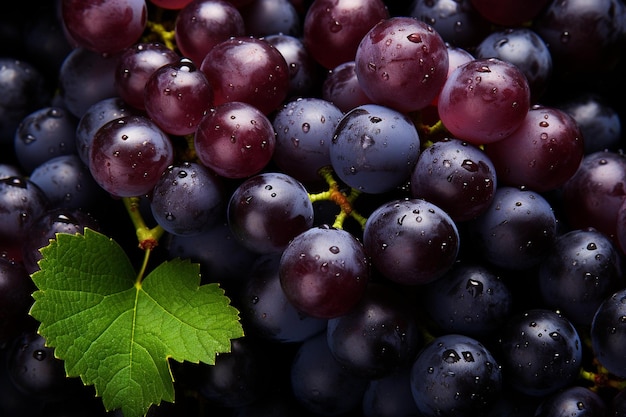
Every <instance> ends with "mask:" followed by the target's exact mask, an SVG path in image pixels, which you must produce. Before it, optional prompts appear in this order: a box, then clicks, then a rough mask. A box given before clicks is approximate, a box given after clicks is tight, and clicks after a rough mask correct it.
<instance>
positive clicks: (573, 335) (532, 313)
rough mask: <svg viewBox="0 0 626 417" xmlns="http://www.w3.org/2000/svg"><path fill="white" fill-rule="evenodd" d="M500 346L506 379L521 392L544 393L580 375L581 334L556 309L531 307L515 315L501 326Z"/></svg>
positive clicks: (539, 394) (552, 390)
mask: <svg viewBox="0 0 626 417" xmlns="http://www.w3.org/2000/svg"><path fill="white" fill-rule="evenodd" d="M498 346H499V349H500V354H499V356H498V358H499V361H500V364H501V365H502V372H503V375H504V378H505V380H506V381H507V383H508V384H510V385H511V386H512V387H513V388H514V389H515V390H518V391H520V392H522V393H525V394H527V395H533V396H545V395H548V394H551V393H554V392H556V391H558V390H559V389H561V388H564V387H566V386H568V385H570V384H572V383H573V382H574V381H576V379H577V378H578V375H579V370H580V367H581V365H582V363H581V360H582V345H581V342H580V337H579V335H578V332H577V330H576V328H575V327H574V326H573V324H572V323H571V322H570V321H569V320H568V319H567V318H565V317H564V316H562V315H560V314H559V313H557V312H554V311H551V310H546V309H531V310H526V311H524V312H522V313H519V314H516V315H515V316H514V317H512V318H510V319H509V320H508V321H507V323H506V324H505V325H504V326H503V327H502V331H501V334H500V338H499V340H498Z"/></svg>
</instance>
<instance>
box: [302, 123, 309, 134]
mask: <svg viewBox="0 0 626 417" xmlns="http://www.w3.org/2000/svg"><path fill="white" fill-rule="evenodd" d="M309 130H311V125H310V124H308V123H302V131H303V132H304V133H309Z"/></svg>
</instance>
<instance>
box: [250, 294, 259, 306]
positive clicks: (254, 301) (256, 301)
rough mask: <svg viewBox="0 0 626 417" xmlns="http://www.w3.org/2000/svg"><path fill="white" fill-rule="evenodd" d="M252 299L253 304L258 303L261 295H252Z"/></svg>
mask: <svg viewBox="0 0 626 417" xmlns="http://www.w3.org/2000/svg"><path fill="white" fill-rule="evenodd" d="M250 301H252V304H256V303H258V302H259V297H257V296H256V295H255V296H254V297H252V300H250Z"/></svg>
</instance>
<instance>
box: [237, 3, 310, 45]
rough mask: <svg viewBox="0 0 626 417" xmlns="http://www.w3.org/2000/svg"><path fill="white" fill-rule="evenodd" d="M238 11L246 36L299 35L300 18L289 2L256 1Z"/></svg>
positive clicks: (300, 30)
mask: <svg viewBox="0 0 626 417" xmlns="http://www.w3.org/2000/svg"><path fill="white" fill-rule="evenodd" d="M239 11H240V12H241V16H242V17H243V21H244V26H245V28H246V33H247V34H248V35H252V36H257V37H267V36H269V35H277V34H279V33H280V34H284V35H288V36H300V35H301V32H302V25H301V24H300V16H298V11H297V10H296V7H295V6H294V4H293V3H292V2H291V1H290V0H256V1H253V2H250V3H249V4H247V5H245V6H243V7H241V8H240V9H239Z"/></svg>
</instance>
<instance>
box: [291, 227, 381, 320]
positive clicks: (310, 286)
mask: <svg viewBox="0 0 626 417" xmlns="http://www.w3.org/2000/svg"><path fill="white" fill-rule="evenodd" d="M279 275H280V283H281V286H282V288H283V291H284V292H285V296H286V297H287V299H288V300H289V302H291V303H292V304H293V305H294V306H295V307H296V309H297V310H299V311H301V312H302V313H304V314H306V315H309V316H312V317H317V318H327V319H328V318H334V317H338V316H341V315H343V314H346V313H348V312H349V311H350V310H352V308H354V306H355V305H356V304H357V303H358V302H359V300H360V299H361V298H362V297H363V294H364V293H365V290H366V288H367V283H368V281H369V275H370V269H369V262H368V260H367V256H366V254H365V251H364V250H363V245H362V244H361V242H359V241H358V240H357V239H356V238H355V237H354V236H352V235H351V234H350V233H349V232H346V231H345V230H342V229H334V228H331V227H328V226H319V227H315V228H311V229H309V230H307V231H305V232H303V233H300V234H299V235H297V236H296V237H294V238H293V240H291V242H289V244H288V245H287V247H286V248H285V250H284V251H283V253H282V256H281V259H280V266H279Z"/></svg>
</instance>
